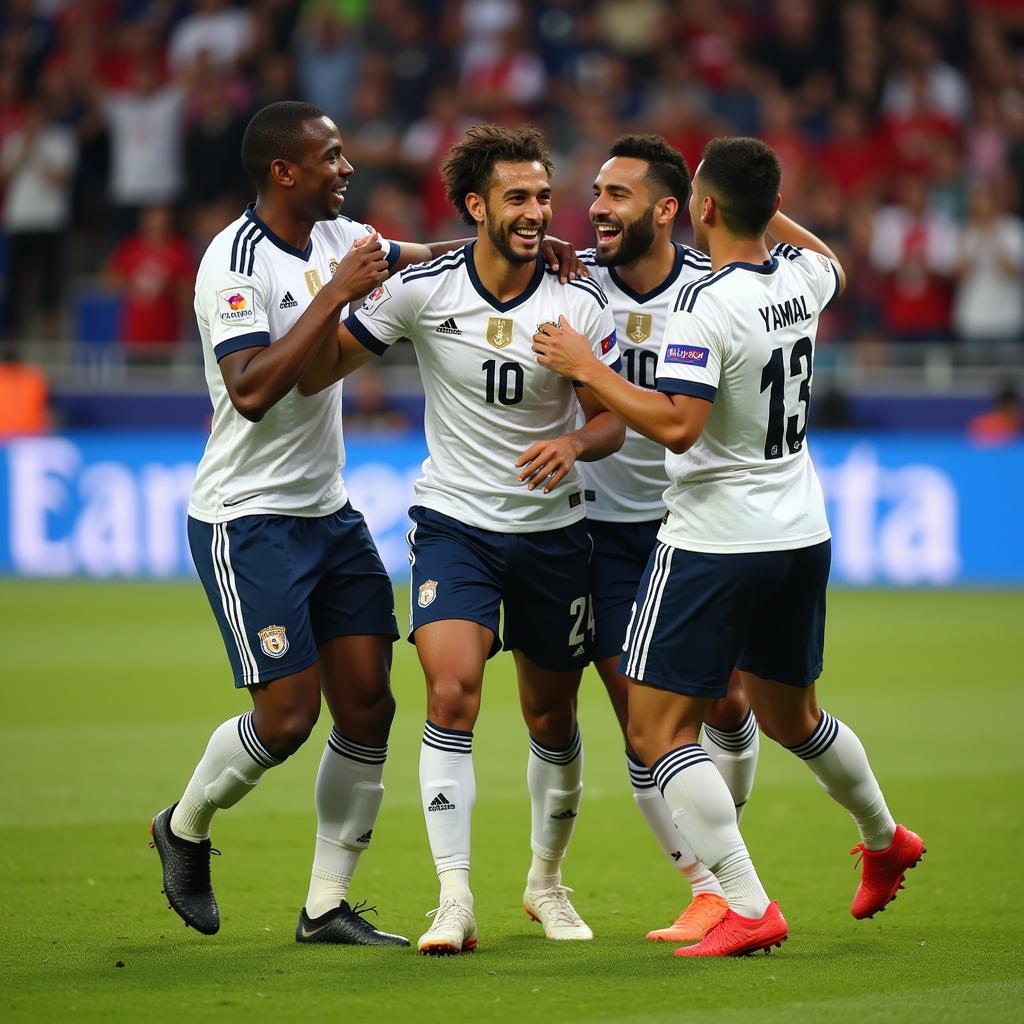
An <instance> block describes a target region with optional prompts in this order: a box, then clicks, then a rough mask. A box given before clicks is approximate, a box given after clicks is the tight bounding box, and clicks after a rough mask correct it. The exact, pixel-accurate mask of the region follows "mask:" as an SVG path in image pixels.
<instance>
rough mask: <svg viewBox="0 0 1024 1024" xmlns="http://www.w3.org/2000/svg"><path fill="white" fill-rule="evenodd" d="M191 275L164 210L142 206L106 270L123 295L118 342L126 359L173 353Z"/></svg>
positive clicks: (187, 307) (187, 314) (185, 250)
mask: <svg viewBox="0 0 1024 1024" xmlns="http://www.w3.org/2000/svg"><path fill="white" fill-rule="evenodd" d="M194 279H195V267H194V266H193V261H192V255H191V252H190V250H189V246H188V243H187V242H186V241H185V240H184V239H183V238H181V237H180V236H178V235H177V234H176V233H175V231H174V221H173V217H172V214H171V210H170V208H169V207H167V206H150V207H147V208H146V209H145V210H143V211H142V214H141V216H140V217H139V230H138V233H137V234H135V235H130V236H129V237H127V238H125V239H123V240H122V241H121V242H120V244H119V245H118V246H117V248H116V249H115V250H114V254H113V256H112V257H111V259H110V263H109V265H108V268H107V283H108V285H109V286H110V287H111V288H113V289H114V290H116V291H118V292H120V293H121V295H122V297H123V303H122V307H121V321H120V330H119V338H118V340H119V341H120V342H121V343H122V345H123V346H124V351H125V353H126V354H127V355H128V356H129V358H134V359H142V360H146V361H154V360H155V361H163V360H166V359H168V358H169V357H171V356H173V354H174V351H175V349H176V347H177V343H178V342H180V341H181V340H182V337H183V334H184V328H185V325H186V324H190V323H191V305H192V283H193V281H194Z"/></svg>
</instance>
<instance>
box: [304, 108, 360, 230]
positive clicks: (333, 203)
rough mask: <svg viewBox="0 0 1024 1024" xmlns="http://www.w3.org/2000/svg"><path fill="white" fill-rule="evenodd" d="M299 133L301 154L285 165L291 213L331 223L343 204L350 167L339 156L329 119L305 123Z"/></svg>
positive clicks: (334, 128) (337, 137)
mask: <svg viewBox="0 0 1024 1024" xmlns="http://www.w3.org/2000/svg"><path fill="white" fill-rule="evenodd" d="M303 131H304V134H305V136H306V141H305V143H304V145H303V147H302V155H301V157H300V158H299V160H298V161H297V162H295V163H289V164H288V168H289V171H290V175H291V178H292V180H293V182H294V185H293V192H292V201H293V203H294V204H295V212H296V214H297V215H299V216H301V217H303V218H305V219H308V220H313V221H318V220H334V218H335V217H337V216H338V214H339V213H340V212H341V206H342V204H343V203H344V202H345V190H346V189H347V188H348V179H349V177H350V176H351V174H352V171H353V168H352V165H351V164H350V163H349V162H348V161H347V160H346V159H345V157H344V155H343V154H342V151H341V134H340V133H339V131H338V126H337V125H336V124H335V123H334V122H333V121H332V120H331V119H330V118H329V117H320V118H316V119H314V120H310V121H306V122H305V123H304V125H303Z"/></svg>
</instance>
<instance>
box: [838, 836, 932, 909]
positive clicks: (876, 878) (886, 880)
mask: <svg viewBox="0 0 1024 1024" xmlns="http://www.w3.org/2000/svg"><path fill="white" fill-rule="evenodd" d="M850 853H859V854H860V855H861V858H860V859H859V860H858V863H859V864H862V867H861V878H860V885H859V886H857V894H856V895H855V896H854V897H853V903H852V905H851V906H850V913H851V914H853V916H854V917H855V918H857V919H858V920H863V919H864V918H865V917H874V916H875V914H877V913H878V912H879V911H880V910H885V907H886V904H888V903H891V902H892V901H893V900H894V899H896V893H898V892H899V891H900V889H902V888H903V876H904V872H907V871H909V870H910V869H911V868H912V867H914V866H915V865H916V864H917V862H918V861H919V860H920V859H921V858H922V857H923V856H924V853H925V845H924V840H922V839H921V837H920V836H919V835H917V834H916V833H914V832H911V831H910V829H909V828H906V827H905V826H903V825H897V826H896V834H895V835H894V836H893V837H892V842H891V843H890V844H889V845H888V846H887V847H886V848H885V849H884V850H866V849H864V844H863V843H858V844H857V845H856V846H855V847H854V848H853V849H852V850H851V851H850Z"/></svg>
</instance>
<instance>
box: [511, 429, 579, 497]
mask: <svg viewBox="0 0 1024 1024" xmlns="http://www.w3.org/2000/svg"><path fill="white" fill-rule="evenodd" d="M580 450H581V445H580V442H579V439H578V438H577V437H576V436H575V435H573V434H564V435H563V436H562V437H556V438H555V439H554V440H553V441H534V443H533V444H531V445H530V447H529V448H527V449H526V451H525V452H523V454H522V455H520V456H519V458H518V459H516V469H518V470H519V471H520V472H519V482H520V483H521V484H526V489H527V490H529V491H533V490H536V488H538V487H540V486H542V485H543V487H544V493H545V494H549V493H550V492H551V491H553V490H554V489H555V488H556V487H557V486H558V485H559V484H560V483H561V481H562V479H563V478H564V477H565V474H566V473H568V472H569V470H570V469H572V467H573V466H574V465H575V463H576V459H577V458H578V457H579V454H580Z"/></svg>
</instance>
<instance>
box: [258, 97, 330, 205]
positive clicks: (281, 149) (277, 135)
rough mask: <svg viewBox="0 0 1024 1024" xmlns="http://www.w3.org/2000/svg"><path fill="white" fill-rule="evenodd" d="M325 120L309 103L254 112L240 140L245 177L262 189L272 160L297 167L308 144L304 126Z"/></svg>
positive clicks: (285, 103) (278, 105)
mask: <svg viewBox="0 0 1024 1024" xmlns="http://www.w3.org/2000/svg"><path fill="white" fill-rule="evenodd" d="M322 117H327V114H325V113H324V112H323V111H322V110H321V109H320V108H319V107H314V106H313V104H312V103H299V102H298V101H296V100H282V101H281V102H280V103H271V104H269V105H268V106H266V107H263V108H262V109H261V110H257V111H256V113H255V114H253V116H252V120H251V121H250V122H249V124H248V125H247V126H246V129H245V134H244V135H243V136H242V166H243V167H244V168H245V169H246V171H247V172H248V174H249V177H250V178H252V180H253V181H254V182H255V183H256V187H257V188H258V189H260V188H262V187H263V186H264V184H265V183H266V181H267V177H268V176H269V175H270V165H271V164H272V163H273V162H274V161H275V160H287V161H289V163H298V161H299V160H301V159H302V150H303V148H304V147H305V146H306V144H307V143H308V142H309V138H308V137H307V135H306V132H305V126H306V123H307V122H309V121H319V120H320V118H322Z"/></svg>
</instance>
